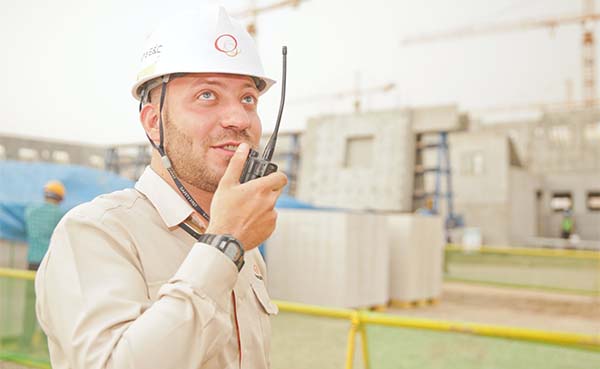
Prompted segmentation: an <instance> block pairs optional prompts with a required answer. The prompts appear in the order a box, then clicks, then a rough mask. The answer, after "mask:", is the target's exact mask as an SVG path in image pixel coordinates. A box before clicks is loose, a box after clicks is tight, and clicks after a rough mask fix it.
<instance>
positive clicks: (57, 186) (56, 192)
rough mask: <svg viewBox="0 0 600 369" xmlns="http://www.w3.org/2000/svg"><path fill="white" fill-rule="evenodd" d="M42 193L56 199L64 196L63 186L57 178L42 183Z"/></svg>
mask: <svg viewBox="0 0 600 369" xmlns="http://www.w3.org/2000/svg"><path fill="white" fill-rule="evenodd" d="M44 194H45V195H46V196H49V197H52V198H55V199H57V200H62V199H63V198H64V197H65V186H64V185H63V184H62V183H61V182H60V181H57V180H52V181H49V182H48V183H46V184H45V185H44Z"/></svg>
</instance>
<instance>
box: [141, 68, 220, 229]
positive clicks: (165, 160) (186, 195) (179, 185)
mask: <svg viewBox="0 0 600 369" xmlns="http://www.w3.org/2000/svg"><path fill="white" fill-rule="evenodd" d="M169 77H170V76H169V75H167V76H164V77H163V80H162V86H161V89H160V108H159V118H158V129H159V134H160V144H159V145H156V144H155V143H154V141H152V139H151V138H150V136H148V134H147V133H146V137H148V140H150V143H151V144H152V146H153V147H154V148H155V149H156V151H158V153H159V154H160V159H161V161H162V164H163V166H164V167H165V169H166V170H167V172H169V175H170V176H171V178H172V179H173V181H174V182H175V185H176V186H177V189H178V190H179V192H181V194H182V195H183V197H184V198H185V199H186V200H187V202H188V203H189V204H190V205H191V206H192V208H193V209H194V210H196V211H197V212H198V213H199V214H200V215H202V216H203V217H204V219H206V221H207V222H209V221H210V216H209V215H208V214H207V213H206V212H205V211H204V210H203V209H202V208H201V207H200V205H199V204H198V203H197V202H196V200H194V198H193V197H192V195H190V193H189V192H188V190H187V189H186V188H185V186H184V185H183V183H181V181H180V180H179V178H177V174H176V173H175V169H173V166H172V165H171V160H169V157H168V156H167V153H166V151H165V146H164V133H163V120H162V110H163V106H164V102H165V96H166V91H167V83H168V82H169ZM147 93H150V91H147ZM142 99H144V96H142V98H141V99H140V107H141V106H142V105H141V100H142ZM182 224H183V223H182ZM180 226H181V225H180ZM186 226H187V225H186ZM181 228H183V229H184V230H185V231H186V232H187V233H189V234H190V235H192V237H195V238H197V237H196V236H194V235H193V234H192V233H190V232H189V231H188V230H186V229H185V228H184V227H183V226H181ZM194 233H196V234H197V232H194Z"/></svg>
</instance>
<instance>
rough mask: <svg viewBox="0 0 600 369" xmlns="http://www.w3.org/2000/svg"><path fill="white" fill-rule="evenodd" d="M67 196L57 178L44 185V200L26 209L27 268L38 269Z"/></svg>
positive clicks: (60, 216)
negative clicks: (62, 203) (61, 204)
mask: <svg viewBox="0 0 600 369" xmlns="http://www.w3.org/2000/svg"><path fill="white" fill-rule="evenodd" d="M64 198H65V186H64V185H63V184H62V183H61V182H60V181H56V180H52V181H49V182H48V183H46V184H45V185H44V202H43V203H41V204H33V205H30V206H28V207H27V208H26V209H25V231H26V233H27V245H28V247H27V263H28V266H27V268H28V269H29V270H37V269H38V267H39V265H40V262H41V261H42V258H43V257H44V255H45V254H46V251H47V250H48V245H49V244H50V237H51V236H52V232H54V228H56V225H57V224H58V222H59V221H60V219H61V218H62V217H63V215H64V212H63V210H62V209H61V208H60V207H59V205H60V203H61V202H62V201H63V199H64Z"/></svg>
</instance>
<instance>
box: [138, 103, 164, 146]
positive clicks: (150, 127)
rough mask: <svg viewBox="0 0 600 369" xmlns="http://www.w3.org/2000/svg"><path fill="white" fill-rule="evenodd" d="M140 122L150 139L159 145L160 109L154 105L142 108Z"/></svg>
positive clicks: (146, 105)
mask: <svg viewBox="0 0 600 369" xmlns="http://www.w3.org/2000/svg"><path fill="white" fill-rule="evenodd" d="M140 122H141V123H142V127H144V131H146V134H147V135H148V137H150V139H151V140H152V141H154V143H155V144H156V145H158V144H159V143H160V128H159V126H158V123H159V121H158V108H157V107H156V106H155V105H154V104H145V105H144V106H143V107H142V111H140Z"/></svg>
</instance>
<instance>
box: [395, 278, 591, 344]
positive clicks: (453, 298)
mask: <svg viewBox="0 0 600 369" xmlns="http://www.w3.org/2000/svg"><path fill="white" fill-rule="evenodd" d="M386 312H387V313H392V314H398V315H403V316H415V317H421V318H431V319H438V320H448V321H461V322H473V323H483V324H492V325H502V326H513V327H521V328H530V329H541V330H549V331H560V332H571V333H583V334H600V294H599V295H597V296H580V295H571V294H564V293H552V292H539V291H532V290H525V289H515V288H504V287H502V288H500V287H488V286H481V285H473V284H465V283H458V282H444V284H443V288H442V296H441V298H440V301H439V303H438V304H436V305H433V306H427V307H421V308H412V309H394V308H390V309H388V310H387V311H386Z"/></svg>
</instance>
